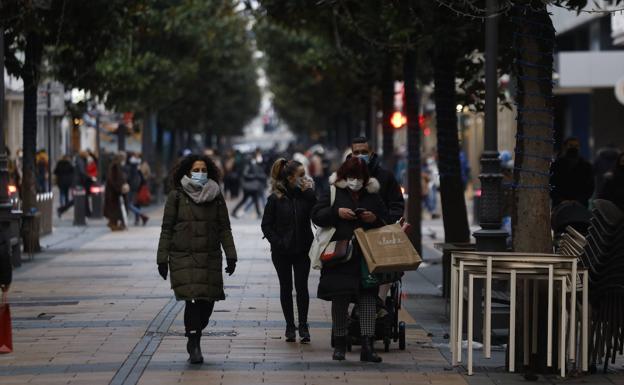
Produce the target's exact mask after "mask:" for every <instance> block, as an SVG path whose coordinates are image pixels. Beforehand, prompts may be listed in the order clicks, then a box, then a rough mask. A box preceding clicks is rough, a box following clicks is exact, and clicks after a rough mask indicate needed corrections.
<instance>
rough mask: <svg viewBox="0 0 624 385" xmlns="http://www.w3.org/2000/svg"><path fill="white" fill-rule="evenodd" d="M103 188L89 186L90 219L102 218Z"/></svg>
mask: <svg viewBox="0 0 624 385" xmlns="http://www.w3.org/2000/svg"><path fill="white" fill-rule="evenodd" d="M103 197H104V186H100V185H97V184H96V185H93V186H91V218H96V219H97V218H102V216H103V213H104V198H103Z"/></svg>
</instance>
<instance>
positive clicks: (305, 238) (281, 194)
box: [262, 183, 316, 258]
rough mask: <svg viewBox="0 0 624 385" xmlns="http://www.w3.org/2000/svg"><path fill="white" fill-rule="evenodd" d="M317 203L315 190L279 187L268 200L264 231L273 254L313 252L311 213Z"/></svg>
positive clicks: (304, 253)
mask: <svg viewBox="0 0 624 385" xmlns="http://www.w3.org/2000/svg"><path fill="white" fill-rule="evenodd" d="M314 204H316V196H315V194H314V190H313V189H307V190H305V191H301V189H299V188H294V189H290V188H287V187H285V186H283V185H282V184H281V183H280V184H278V185H277V186H276V187H275V188H274V191H273V193H272V194H271V195H269V198H268V199H267V204H266V207H265V208H264V215H263V216H262V232H263V233H264V236H265V237H266V239H267V240H268V241H269V243H270V244H271V252H272V253H273V254H278V255H284V254H290V255H304V256H305V258H307V253H308V251H309V250H310V245H311V244H312V239H313V238H314V235H313V234H312V226H310V213H311V211H312V207H313V206H314Z"/></svg>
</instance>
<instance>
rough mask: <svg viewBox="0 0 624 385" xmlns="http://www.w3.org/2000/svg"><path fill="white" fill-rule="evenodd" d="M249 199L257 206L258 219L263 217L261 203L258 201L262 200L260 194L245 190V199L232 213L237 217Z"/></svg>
mask: <svg viewBox="0 0 624 385" xmlns="http://www.w3.org/2000/svg"><path fill="white" fill-rule="evenodd" d="M247 199H251V200H252V201H253V204H254V205H255V206H256V214H258V217H262V212H261V211H260V203H259V202H258V200H259V199H260V192H258V191H250V190H243V199H241V200H240V202H238V204H237V205H236V207H234V210H233V211H232V215H233V216H236V214H237V213H238V210H240V208H241V207H243V205H244V204H245V202H247Z"/></svg>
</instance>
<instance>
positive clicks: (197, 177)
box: [191, 172, 208, 186]
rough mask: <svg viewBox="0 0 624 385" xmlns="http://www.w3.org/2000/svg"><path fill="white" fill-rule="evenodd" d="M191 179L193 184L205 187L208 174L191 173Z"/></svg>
mask: <svg viewBox="0 0 624 385" xmlns="http://www.w3.org/2000/svg"><path fill="white" fill-rule="evenodd" d="M191 179H192V180H193V182H195V183H198V184H200V185H202V186H203V185H205V184H206V183H207V182H208V173H205V172H191Z"/></svg>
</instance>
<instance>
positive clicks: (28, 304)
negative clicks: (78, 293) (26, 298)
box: [11, 301, 79, 307]
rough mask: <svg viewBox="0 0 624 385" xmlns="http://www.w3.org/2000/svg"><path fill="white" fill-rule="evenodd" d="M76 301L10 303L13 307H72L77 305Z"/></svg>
mask: <svg viewBox="0 0 624 385" xmlns="http://www.w3.org/2000/svg"><path fill="white" fill-rule="evenodd" d="M78 303H79V302H78V301H41V302H11V306H14V307H37V306H72V305H78Z"/></svg>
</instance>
